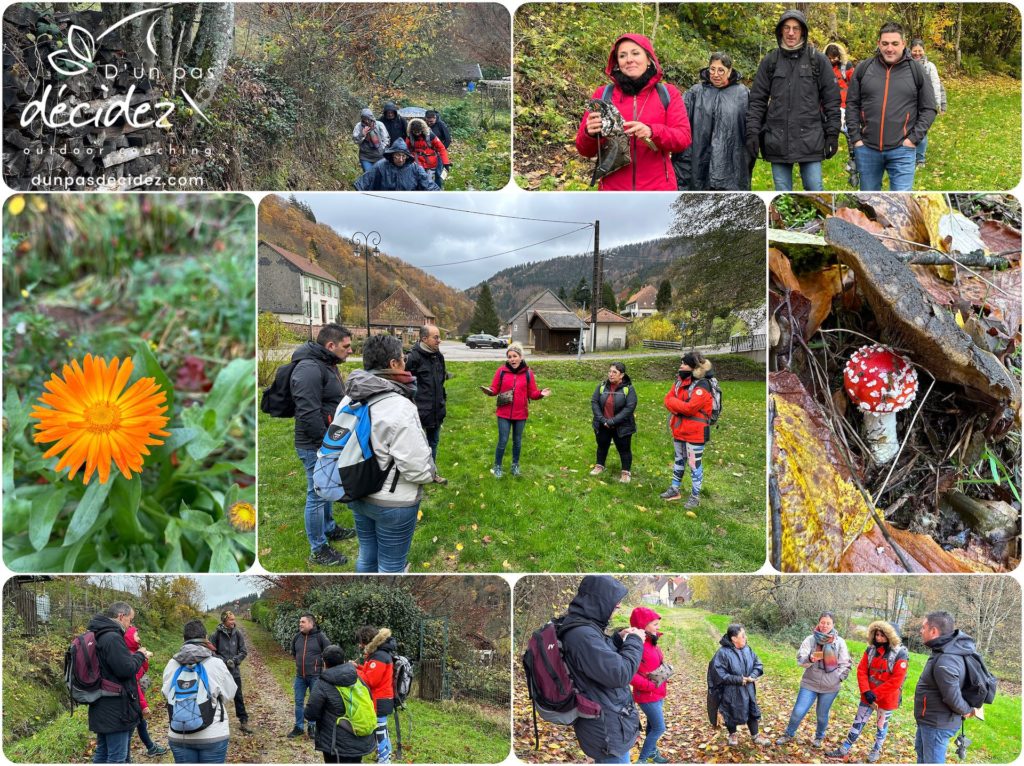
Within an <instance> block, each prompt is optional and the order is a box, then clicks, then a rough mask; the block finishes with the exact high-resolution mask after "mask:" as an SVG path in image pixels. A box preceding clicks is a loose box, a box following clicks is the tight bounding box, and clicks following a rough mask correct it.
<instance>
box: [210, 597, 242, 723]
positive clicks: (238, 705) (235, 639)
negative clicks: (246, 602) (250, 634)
mask: <svg viewBox="0 0 1024 766" xmlns="http://www.w3.org/2000/svg"><path fill="white" fill-rule="evenodd" d="M236 622H237V621H236V620H235V613H234V612H232V611H231V610H230V609H225V610H224V611H223V612H221V613H220V625H218V626H217V630H215V631H214V632H213V633H211V634H210V643H211V644H213V650H214V651H215V652H216V653H217V656H218V657H220V658H221V659H222V660H224V664H225V665H226V666H227V669H228V670H229V671H230V672H231V677H232V678H233V679H235V686H237V687H238V689H237V690H236V691H235V718H237V719H238V723H239V726H240V728H241V729H242V734H252V729H250V728H249V713H248V712H247V711H246V709H245V698H244V697H242V669H241V667H240V666H241V664H242V661H243V660H244V659H245V658H246V657H247V656H248V654H249V650H248V648H247V647H246V645H245V635H244V634H243V633H242V629H241V628H239V627H238V626H237V625H236Z"/></svg>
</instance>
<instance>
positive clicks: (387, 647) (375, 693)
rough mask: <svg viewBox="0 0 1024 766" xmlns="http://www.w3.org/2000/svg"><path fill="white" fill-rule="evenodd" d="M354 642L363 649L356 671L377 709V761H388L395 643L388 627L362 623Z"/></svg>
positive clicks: (396, 646) (393, 705)
mask: <svg viewBox="0 0 1024 766" xmlns="http://www.w3.org/2000/svg"><path fill="white" fill-rule="evenodd" d="M356 643H358V644H359V647H360V648H361V649H362V650H363V662H362V664H361V665H356V673H357V675H358V676H359V677H360V678H361V679H362V681H363V683H364V684H366V685H367V686H368V687H369V689H370V696H371V697H372V698H373V704H374V707H376V708H377V730H376V732H375V734H376V737H377V763H391V739H390V738H389V737H388V716H389V715H390V714H391V713H392V712H394V709H395V660H394V654H395V652H397V651H398V644H397V642H396V641H395V639H394V638H393V637H392V636H391V631H390V630H389V629H388V628H380V629H379V630H378V629H377V628H376V627H374V626H373V625H362V626H360V627H359V629H358V630H356Z"/></svg>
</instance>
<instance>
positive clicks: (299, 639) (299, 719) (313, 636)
mask: <svg viewBox="0 0 1024 766" xmlns="http://www.w3.org/2000/svg"><path fill="white" fill-rule="evenodd" d="M330 645H331V642H330V639H328V638H327V636H325V635H324V634H323V633H322V632H321V631H320V628H319V627H317V624H316V617H314V616H313V613H312V612H303V613H302V615H301V616H300V617H299V632H298V633H296V634H295V636H294V637H293V638H292V645H291V655H292V657H294V658H295V681H294V683H293V684H292V691H293V692H294V694H295V726H294V727H293V728H292V730H291V731H290V732H288V739H294V738H295V737H301V736H302V727H303V724H304V722H305V720H306V718H305V714H304V712H303V709H304V707H305V701H306V692H308V691H310V690H311V689H312V688H313V685H314V684H315V683H316V681H317V679H318V678H320V673H321V671H322V670H323V667H324V663H323V653H324V649H326V648H327V647H328V646H330ZM308 733H309V736H310V737H312V736H313V724H312V723H310V724H309V730H308Z"/></svg>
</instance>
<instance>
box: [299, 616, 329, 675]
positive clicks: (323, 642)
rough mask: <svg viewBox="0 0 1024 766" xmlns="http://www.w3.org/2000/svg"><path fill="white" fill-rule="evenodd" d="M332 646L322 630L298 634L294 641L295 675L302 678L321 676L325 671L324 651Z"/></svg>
mask: <svg viewBox="0 0 1024 766" xmlns="http://www.w3.org/2000/svg"><path fill="white" fill-rule="evenodd" d="M330 645H331V641H330V639H329V638H327V636H325V635H324V634H323V633H321V632H320V628H313V630H311V631H309V633H303V632H302V631H301V630H300V631H299V632H298V633H296V634H295V638H293V639H292V657H294V658H295V675H296V676H298V677H300V678H309V677H310V676H318V675H320V673H321V672H322V671H323V669H324V660H323V653H324V649H326V648H327V647H328V646H330Z"/></svg>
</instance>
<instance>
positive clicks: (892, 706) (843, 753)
mask: <svg viewBox="0 0 1024 766" xmlns="http://www.w3.org/2000/svg"><path fill="white" fill-rule="evenodd" d="M909 658H910V655H908V654H907V647H905V646H903V643H902V642H901V641H900V637H899V634H898V633H897V632H896V629H895V628H894V627H893V626H892V625H890V624H889V623H887V622H884V621H883V620H876V621H875V622H873V623H871V624H870V625H868V648H867V649H865V650H864V656H863V657H861V660H860V665H859V666H857V685H858V686H859V687H860V705H858V707H857V714H856V715H855V716H854V718H853V726H851V727H850V731H849V733H848V734H847V735H846V739H844V740H843V742H842V744H840V745H839V747H837V748H836V749H835V750H832V751H831V752H828V753H826V755H827V756H829V757H830V758H842V759H843V760H844V761H845V760H848V759H849V757H850V749H851V748H852V747H853V743H854V742H856V741H857V738H858V737H859V736H860V733H861V731H863V729H864V726H865V725H866V724H867V722H868V721H870V720H871V714H872V713H873V712H874V711H875V708H878V719H877V721H878V722H877V726H876V728H875V744H874V746H873V747H872V748H871V752H869V753H868V754H867V762H868V763H875V762H877V761H878V760H879V759H880V758H881V757H882V745H884V744H885V738H886V736H887V735H888V734H889V719H890V718H892V714H893V713H895V712H896V708H898V707H899V706H900V700H901V698H902V696H903V682H904V681H906V679H907V664H908V662H909Z"/></svg>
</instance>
